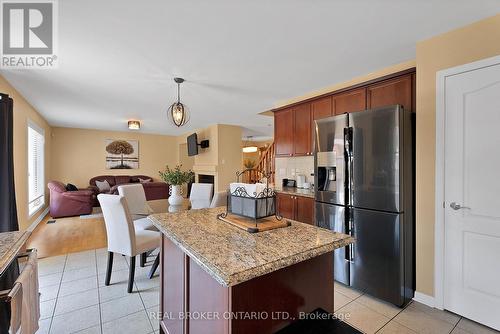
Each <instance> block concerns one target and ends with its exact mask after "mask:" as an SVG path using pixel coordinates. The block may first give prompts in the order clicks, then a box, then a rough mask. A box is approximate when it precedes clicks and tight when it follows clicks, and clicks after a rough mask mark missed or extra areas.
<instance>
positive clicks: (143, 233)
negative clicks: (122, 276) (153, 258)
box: [97, 194, 160, 293]
mask: <svg viewBox="0 0 500 334" xmlns="http://www.w3.org/2000/svg"><path fill="white" fill-rule="evenodd" d="M97 199H98V200H99V203H100V205H101V209H102V214H103V216H104V224H105V225H106V233H107V235H108V265H107V269H106V279H105V281H104V284H105V285H109V283H110V280H111V272H112V269H113V254H114V253H118V254H122V255H125V256H128V257H130V269H129V277H128V288H127V291H128V293H131V292H132V287H133V285H134V275H135V257H136V255H139V254H143V253H146V252H149V251H152V250H154V249H156V248H158V247H160V232H157V231H150V230H142V229H138V228H136V227H135V226H134V223H133V220H132V217H131V215H130V212H129V209H128V205H127V201H126V200H125V197H123V196H121V195H106V194H99V195H98V196H97Z"/></svg>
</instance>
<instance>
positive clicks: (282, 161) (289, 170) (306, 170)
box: [275, 157, 314, 186]
mask: <svg viewBox="0 0 500 334" xmlns="http://www.w3.org/2000/svg"><path fill="white" fill-rule="evenodd" d="M311 173H314V157H291V158H276V181H275V182H276V184H277V185H279V186H281V181H282V180H283V179H294V180H296V179H297V175H298V174H303V175H305V176H306V182H310V183H313V182H314V176H311Z"/></svg>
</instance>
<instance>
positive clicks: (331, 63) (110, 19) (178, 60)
mask: <svg viewBox="0 0 500 334" xmlns="http://www.w3.org/2000/svg"><path fill="white" fill-rule="evenodd" d="M58 4H59V16H58V17H59V51H58V59H59V67H58V68H57V69H52V70H9V71H6V70H2V71H1V73H2V75H4V76H5V77H6V79H7V80H8V81H9V82H10V83H11V84H12V85H13V86H14V87H15V88H16V89H18V90H19V91H20V92H21V94H22V95H23V96H25V97H26V99H27V100H28V101H29V102H30V103H31V104H32V105H33V106H34V107H35V108H36V109H37V110H38V111H39V112H40V113H41V114H42V115H43V116H44V117H45V118H46V119H47V121H48V122H49V123H50V124H51V125H53V126H63V127H78V128H93V129H106V130H126V121H127V120H128V119H139V120H141V121H142V129H141V131H143V132H148V133H160V134H169V135H178V134H182V133H186V132H189V131H192V130H194V129H196V128H201V127H205V126H207V125H210V124H214V123H223V124H235V125H241V126H243V127H244V135H245V136H246V135H253V136H255V139H259V138H264V137H267V136H272V132H273V131H272V129H273V127H272V118H271V117H268V116H263V115H258V113H260V112H262V111H264V110H268V109H270V108H272V107H273V106H274V105H275V104H276V103H277V102H278V101H282V100H285V99H288V98H293V97H295V96H298V95H302V94H305V93H307V92H311V91H314V90H317V89H321V88H323V87H326V86H330V85H332V84H335V83H338V82H342V81H346V80H349V79H351V78H353V77H356V76H359V75H362V74H365V73H368V72H372V71H374V70H377V69H380V68H383V67H386V66H390V65H393V64H397V63H400V62H403V61H407V60H411V59H414V58H415V43H416V42H417V41H419V40H422V39H426V38H429V37H431V36H434V35H436V34H439V33H443V32H446V31H449V30H452V29H454V28H457V27H460V26H463V25H466V24H468V23H471V22H473V21H476V20H479V19H482V18H485V17H488V16H492V15H494V14H496V13H498V12H500V1H498V0H469V1H464V0H439V1H438V0H435V1H430V0H420V1H415V0H345V1H344V0H342V1H339V0H337V1H333V0H314V1H312V0H286V1H285V0H274V1H264V0H253V1H241V0H211V1H194V0H182V1H173V0H168V1H166V0H158V1H136V0H106V1H97V0H64V1H62V0H61V1H58ZM175 76H180V77H183V78H185V79H186V82H185V83H184V84H183V85H182V90H181V99H182V102H184V103H185V104H186V105H187V106H188V107H189V110H190V112H191V120H190V122H189V123H188V125H186V126H184V127H182V128H180V129H178V128H176V127H175V126H173V125H171V124H170V123H169V122H168V121H167V119H166V110H167V108H168V106H169V105H170V104H171V103H172V102H173V101H174V100H175V96H176V86H175V83H174V82H173V80H172V78H173V77H175Z"/></svg>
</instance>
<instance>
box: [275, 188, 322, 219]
mask: <svg viewBox="0 0 500 334" xmlns="http://www.w3.org/2000/svg"><path fill="white" fill-rule="evenodd" d="M276 201H277V203H278V204H277V205H278V212H279V213H280V215H282V216H283V217H284V218H288V219H293V220H297V221H299V222H302V223H307V224H311V225H314V198H310V197H304V196H294V195H288V194H284V193H278V194H276Z"/></svg>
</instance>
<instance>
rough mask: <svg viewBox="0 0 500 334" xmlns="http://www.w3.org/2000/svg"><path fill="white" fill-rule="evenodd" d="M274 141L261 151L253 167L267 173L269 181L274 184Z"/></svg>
mask: <svg viewBox="0 0 500 334" xmlns="http://www.w3.org/2000/svg"><path fill="white" fill-rule="evenodd" d="M274 154H275V153H274V142H272V143H271V145H269V147H268V148H267V149H266V150H265V151H264V152H262V154H261V156H260V160H259V162H258V164H257V166H256V167H255V169H257V170H260V171H262V172H263V173H269V174H270V176H269V183H270V184H271V183H273V184H274V174H275V165H274Z"/></svg>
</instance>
